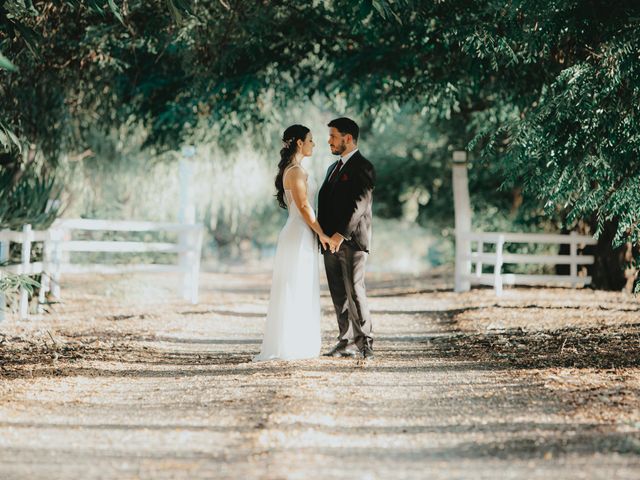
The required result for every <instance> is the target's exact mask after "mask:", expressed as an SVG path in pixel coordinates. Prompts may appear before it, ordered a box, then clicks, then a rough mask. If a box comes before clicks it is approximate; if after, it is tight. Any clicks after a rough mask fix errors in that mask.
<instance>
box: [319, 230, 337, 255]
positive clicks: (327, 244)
mask: <svg viewBox="0 0 640 480" xmlns="http://www.w3.org/2000/svg"><path fill="white" fill-rule="evenodd" d="M318 237H319V238H320V243H321V244H322V246H323V247H324V249H325V250H329V248H330V245H331V239H330V238H329V237H327V236H326V235H324V234H322V235H318ZM332 253H333V250H332Z"/></svg>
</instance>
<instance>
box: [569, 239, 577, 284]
mask: <svg viewBox="0 0 640 480" xmlns="http://www.w3.org/2000/svg"><path fill="white" fill-rule="evenodd" d="M576 236H577V233H576V232H575V231H574V232H571V233H570V234H569V241H570V242H571V243H570V244H569V255H570V257H569V261H570V262H571V263H570V265H569V275H571V286H572V287H573V288H576V287H577V286H578V284H577V283H576V282H575V280H576V277H577V276H578V263H577V262H578V243H577V239H576Z"/></svg>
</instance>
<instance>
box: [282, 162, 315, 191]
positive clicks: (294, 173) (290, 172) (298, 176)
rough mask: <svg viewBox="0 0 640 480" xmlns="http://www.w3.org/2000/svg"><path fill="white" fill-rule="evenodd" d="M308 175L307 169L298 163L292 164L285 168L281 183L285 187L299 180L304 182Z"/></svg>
mask: <svg viewBox="0 0 640 480" xmlns="http://www.w3.org/2000/svg"><path fill="white" fill-rule="evenodd" d="M308 176H309V174H308V173H307V171H306V170H305V169H304V168H302V167H301V166H300V165H292V166H291V167H288V168H287V170H285V172H284V175H283V177H284V180H283V183H284V185H285V187H286V186H287V185H293V184H294V183H297V182H299V181H301V180H302V181H305V182H306V180H307V177H308Z"/></svg>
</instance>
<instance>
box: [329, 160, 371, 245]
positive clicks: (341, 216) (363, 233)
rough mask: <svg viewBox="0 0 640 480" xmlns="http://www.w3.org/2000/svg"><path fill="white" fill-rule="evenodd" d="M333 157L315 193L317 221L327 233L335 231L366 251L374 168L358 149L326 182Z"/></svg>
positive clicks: (346, 240)
mask: <svg viewBox="0 0 640 480" xmlns="http://www.w3.org/2000/svg"><path fill="white" fill-rule="evenodd" d="M337 163H338V162H337V161H336V162H335V163H333V164H332V165H331V166H330V167H329V168H328V170H327V174H326V176H325V180H324V183H323V184H322V187H320V192H319V194H318V222H319V223H320V226H321V227H322V230H323V231H324V233H326V234H327V235H329V236H331V235H333V234H334V233H336V232H338V233H339V234H340V235H342V236H343V237H344V238H345V242H347V243H348V244H349V245H351V246H352V247H353V248H355V249H356V250H362V251H365V252H368V251H369V245H370V244H371V217H372V212H371V206H372V203H373V189H374V187H375V181H376V172H375V169H374V168H373V165H372V164H371V162H369V160H367V159H366V158H364V157H363V156H362V154H361V153H360V151H359V150H358V151H357V152H356V153H354V154H353V156H352V157H351V158H349V160H348V161H347V163H346V164H344V165H343V167H342V169H341V170H340V172H339V173H338V175H337V176H336V177H335V178H334V179H333V180H332V181H331V182H329V176H330V175H331V173H332V172H333V170H334V169H335V167H336V164H337Z"/></svg>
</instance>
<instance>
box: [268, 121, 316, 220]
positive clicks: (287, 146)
mask: <svg viewBox="0 0 640 480" xmlns="http://www.w3.org/2000/svg"><path fill="white" fill-rule="evenodd" d="M309 132H310V130H309V129H308V128H307V127H305V126H304V125H297V124H296V125H291V126H290V127H288V128H287V129H286V130H285V131H284V133H283V134H282V149H281V150H280V163H278V174H277V175H276V198H277V199H278V204H279V205H280V207H281V208H285V209H286V208H287V204H286V202H285V201H284V183H283V181H282V177H283V175H284V171H285V170H286V169H287V167H288V166H289V165H291V162H292V161H293V157H294V156H295V154H296V152H297V151H298V140H302V141H303V142H304V139H305V138H306V137H307V134H308V133H309Z"/></svg>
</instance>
